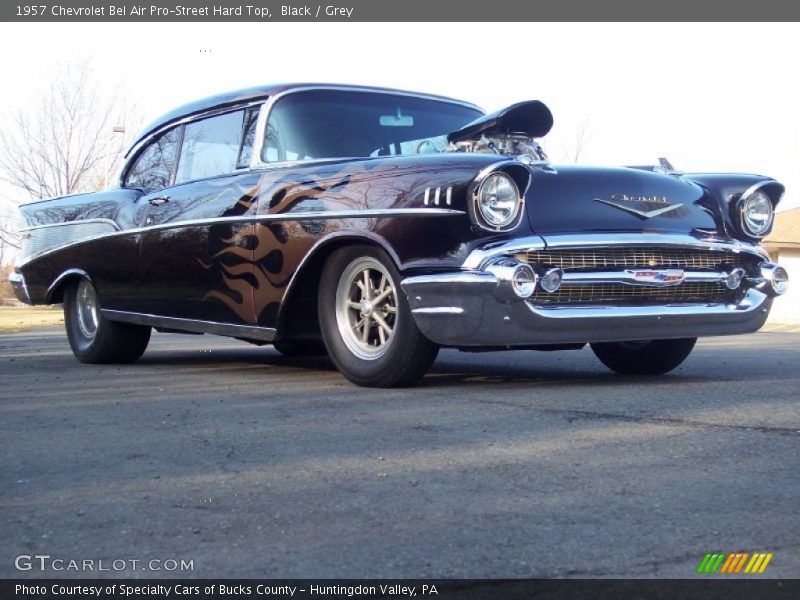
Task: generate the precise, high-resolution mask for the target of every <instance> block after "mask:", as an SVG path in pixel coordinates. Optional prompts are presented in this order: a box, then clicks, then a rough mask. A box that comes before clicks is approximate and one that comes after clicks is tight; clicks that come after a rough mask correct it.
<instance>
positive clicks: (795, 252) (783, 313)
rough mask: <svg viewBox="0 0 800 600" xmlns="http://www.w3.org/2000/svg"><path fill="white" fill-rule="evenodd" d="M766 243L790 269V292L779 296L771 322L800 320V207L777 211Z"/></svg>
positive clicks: (769, 249)
mask: <svg viewBox="0 0 800 600" xmlns="http://www.w3.org/2000/svg"><path fill="white" fill-rule="evenodd" d="M763 244H764V247H765V248H766V249H767V252H769V255H770V256H771V257H772V260H773V261H775V262H779V263H780V264H781V266H783V267H785V268H786V270H787V271H788V272H789V291H788V292H787V293H786V294H784V295H783V296H779V297H778V298H776V299H775V304H773V306H772V312H771V313H770V321H774V322H800V208H794V209H792V210H785V211H783V212H779V213H777V214H776V215H775V225H774V227H773V228H772V233H770V234H769V235H768V236H767V237H766V238H765V239H764V242H763Z"/></svg>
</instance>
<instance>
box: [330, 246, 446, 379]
mask: <svg viewBox="0 0 800 600" xmlns="http://www.w3.org/2000/svg"><path fill="white" fill-rule="evenodd" d="M318 311H319V322H320V328H321V330H322V339H323V340H324V341H325V347H326V348H327V349H328V354H329V355H330V357H331V360H332V361H333V363H334V364H335V365H336V368H337V369H339V371H340V372H341V373H342V374H343V375H344V376H345V377H347V379H349V380H350V381H352V382H353V383H356V384H358V385H363V386H368V387H400V386H407V385H412V384H414V383H416V382H417V381H418V380H419V379H420V378H421V377H422V376H423V375H424V374H425V373H426V372H427V371H428V369H429V368H430V367H431V365H432V364H433V361H434V360H436V355H437V354H438V352H439V347H438V346H437V345H436V344H434V343H433V342H431V341H430V340H429V339H427V338H426V337H425V336H423V335H422V334H421V333H420V331H419V329H417V325H416V323H415V322H414V318H413V317H412V315H411V310H410V309H409V307H408V302H407V301H406V297H405V294H404V293H403V291H402V290H401V289H400V273H399V272H398V271H397V269H396V268H395V266H394V263H393V262H392V260H391V259H390V258H389V257H388V256H387V255H386V253H385V252H384V251H383V250H380V249H379V248H375V247H373V246H348V247H346V248H342V249H340V250H337V251H336V252H334V253H333V254H332V255H331V256H330V257H329V258H328V260H327V262H326V263H325V267H324V268H323V271H322V277H321V279H320V286H319V292H318Z"/></svg>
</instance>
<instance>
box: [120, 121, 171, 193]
mask: <svg viewBox="0 0 800 600" xmlns="http://www.w3.org/2000/svg"><path fill="white" fill-rule="evenodd" d="M179 130H180V128H179V127H176V128H174V129H170V130H169V131H167V132H165V133H162V134H161V135H160V136H159V137H157V138H156V139H155V140H153V141H152V142H150V145H149V146H147V147H146V148H145V149H144V150H143V151H142V152H141V153H140V154H139V157H138V158H137V159H136V162H135V163H134V164H133V166H132V167H131V168H130V169H129V170H128V174H127V176H126V177H125V187H128V188H142V189H143V190H146V191H148V192H154V191H157V190H160V189H163V188H165V187H167V186H168V185H169V184H170V181H171V180H172V172H173V170H174V169H175V161H176V159H177V154H178V140H179V138H180V136H179Z"/></svg>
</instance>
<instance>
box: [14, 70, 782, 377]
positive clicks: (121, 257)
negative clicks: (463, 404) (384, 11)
mask: <svg viewBox="0 0 800 600" xmlns="http://www.w3.org/2000/svg"><path fill="white" fill-rule="evenodd" d="M552 124H553V119H552V115H551V113H550V111H549V110H548V108H547V107H546V106H545V105H544V104H542V103H541V102H537V101H531V102H522V103H519V104H515V105H513V106H510V107H508V108H506V109H504V110H501V111H498V112H496V113H492V114H488V115H486V114H484V113H483V112H482V111H481V110H480V109H479V108H477V107H476V106H474V105H472V104H469V103H467V102H462V101H458V100H453V99H450V98H443V97H438V96H432V95H426V94H416V93H408V92H399V91H393V90H385V89H377V88H365V87H349V86H332V85H311V84H304V85H281V86H271V87H263V88H257V89H248V90H243V91H239V92H233V93H229V94H222V95H219V96H215V97H212V98H208V99H205V100H201V101H198V102H196V103H193V104H189V105H187V106H184V107H182V108H180V109H178V110H176V111H174V112H172V113H169V114H167V115H165V116H164V117H162V118H160V119H158V120H157V121H156V122H155V123H153V124H151V125H150V126H149V127H148V128H147V129H145V130H144V132H142V134H141V135H140V136H139V137H138V139H137V140H136V141H135V143H134V144H133V147H132V148H131V149H130V151H129V152H128V154H127V157H126V159H127V160H126V163H125V165H124V167H123V169H122V171H121V173H120V178H119V181H118V186H119V187H118V188H116V189H109V190H106V191H101V192H94V193H90V194H83V195H76V196H68V197H63V198H54V199H48V200H40V201H35V202H31V203H29V204H25V205H23V206H22V207H21V213H22V218H23V227H24V231H23V238H24V239H23V248H22V251H21V254H20V256H19V259H18V264H17V267H16V269H15V272H14V274H13V275H12V283H13V284H14V286H15V289H16V292H17V294H18V296H19V298H20V299H21V300H23V301H24V302H28V303H32V304H52V303H63V305H64V313H65V320H66V329H67V335H68V338H69V343H70V345H71V347H72V350H73V352H74V353H75V356H76V357H77V358H78V359H79V360H81V361H83V362H87V363H114V362H130V361H134V360H136V359H137V358H139V357H140V356H141V355H142V353H143V352H144V350H145V348H146V346H147V343H148V341H149V339H150V332H151V329H152V328H155V329H157V330H160V331H171V332H186V333H211V334H218V335H226V336H232V337H236V338H240V339H242V340H246V341H249V342H253V343H256V344H273V345H274V346H275V348H277V349H278V350H279V351H280V352H282V353H284V354H288V355H295V356H297V355H313V354H328V355H329V356H330V358H331V360H332V361H333V362H334V364H335V365H336V366H337V367H338V369H339V370H340V371H341V372H342V373H343V374H344V375H345V376H346V377H347V378H349V379H350V380H351V381H353V382H356V383H358V384H361V385H370V386H396V385H407V384H411V383H413V382H415V381H416V380H418V379H419V378H420V377H421V376H422V375H423V374H424V373H425V372H426V371H427V370H428V368H429V367H430V366H431V364H432V363H433V361H434V359H435V357H436V354H437V352H438V349H439V348H440V347H442V346H444V347H453V348H460V349H463V350H502V349H509V350H513V349H533V350H553V349H565V350H567V349H580V348H582V347H584V346H585V345H586V344H590V345H591V348H592V350H593V351H594V352H595V354H596V355H597V356H598V358H599V359H600V360H601V361H602V362H603V363H604V364H605V365H607V366H608V367H609V368H611V369H613V370H614V371H617V372H619V373H630V374H658V373H664V372H667V371H669V370H671V369H674V368H675V367H676V366H678V365H679V364H680V363H681V362H682V361H683V360H684V359H685V358H686V357H687V356H688V354H689V352H690V351H691V350H692V347H693V345H694V343H695V340H696V338H697V337H698V336H713V335H727V334H736V333H748V332H753V331H756V330H757V329H759V328H760V327H761V326H762V325H763V324H764V321H765V320H766V318H767V315H768V313H769V309H770V306H771V304H772V299H773V297H775V296H777V295H779V294H781V293H783V292H785V290H786V287H787V285H788V282H787V280H788V277H787V273H786V271H785V270H784V269H783V268H781V267H780V266H778V265H776V264H774V263H772V262H770V259H769V256H768V255H767V254H766V253H765V252H764V250H763V249H762V248H761V247H760V246H759V240H760V239H761V238H763V237H764V236H765V235H766V234H767V233H769V231H770V228H771V226H772V221H773V215H774V211H775V206H776V205H777V203H778V201H779V200H780V198H781V195H782V193H783V186H782V185H781V184H780V183H778V182H776V181H775V180H773V179H770V178H767V177H761V176H756V175H739V174H690V173H678V172H675V171H672V170H669V169H664V168H661V169H659V168H655V167H654V168H645V167H642V168H622V167H620V168H592V167H586V166H576V165H553V164H550V163H549V162H548V161H547V157H546V156H545V154H544V152H543V151H542V148H541V147H540V145H539V144H538V143H537V141H536V140H537V138H541V137H542V136H544V135H545V134H547V132H548V131H549V130H550V128H551V126H552Z"/></svg>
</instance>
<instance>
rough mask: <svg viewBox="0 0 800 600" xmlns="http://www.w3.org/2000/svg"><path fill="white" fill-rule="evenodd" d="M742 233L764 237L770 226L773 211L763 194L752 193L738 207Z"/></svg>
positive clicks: (767, 198)
mask: <svg viewBox="0 0 800 600" xmlns="http://www.w3.org/2000/svg"><path fill="white" fill-rule="evenodd" d="M740 210H741V215H742V228H743V229H744V232H745V233H747V234H749V235H753V236H756V237H761V236H763V235H765V234H766V233H767V232H768V231H769V228H770V227H771V226H772V219H773V216H774V213H775V211H774V209H773V207H772V202H770V199H769V197H768V196H767V195H766V194H765V193H764V192H754V193H753V194H750V195H749V196H748V197H747V198H745V199H744V200H743V201H742V203H741V206H740Z"/></svg>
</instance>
